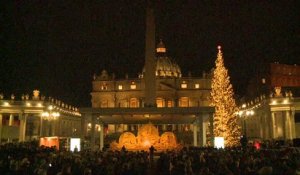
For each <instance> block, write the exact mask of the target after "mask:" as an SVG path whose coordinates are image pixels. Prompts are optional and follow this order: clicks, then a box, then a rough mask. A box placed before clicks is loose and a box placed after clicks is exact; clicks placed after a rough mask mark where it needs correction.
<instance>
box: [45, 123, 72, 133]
mask: <svg viewBox="0 0 300 175" xmlns="http://www.w3.org/2000/svg"><path fill="white" fill-rule="evenodd" d="M49 124H50V126H51V131H50V136H55V134H56V132H55V125H56V120H50V123H49ZM71 129H72V127H71Z"/></svg>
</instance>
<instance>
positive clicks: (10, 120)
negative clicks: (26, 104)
mask: <svg viewBox="0 0 300 175" xmlns="http://www.w3.org/2000/svg"><path fill="white" fill-rule="evenodd" d="M13 122H14V116H13V115H12V114H10V115H9V122H8V125H9V126H12V125H13Z"/></svg>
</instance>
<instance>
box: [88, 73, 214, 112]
mask: <svg viewBox="0 0 300 175" xmlns="http://www.w3.org/2000/svg"><path fill="white" fill-rule="evenodd" d="M156 81H157V82H156V99H157V107H174V106H179V107H196V106H209V96H210V89H211V79H207V78H196V77H189V78H156ZM144 87H145V83H144V79H138V78H137V79H125V80H112V79H111V80H110V79H96V80H94V81H93V91H92V93H91V96H92V107H94V108H114V107H143V104H144V99H145V96H144Z"/></svg>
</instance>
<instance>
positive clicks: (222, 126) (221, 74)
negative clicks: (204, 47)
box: [211, 46, 241, 147]
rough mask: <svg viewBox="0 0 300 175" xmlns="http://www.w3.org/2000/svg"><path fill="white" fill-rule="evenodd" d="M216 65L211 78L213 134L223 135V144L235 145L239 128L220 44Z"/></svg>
mask: <svg viewBox="0 0 300 175" xmlns="http://www.w3.org/2000/svg"><path fill="white" fill-rule="evenodd" d="M215 63H216V67H215V69H214V72H213V78H212V91H211V105H212V106H214V107H215V116H214V124H213V125H214V136H215V137H224V140H225V146H226V147H228V146H229V147H230V146H237V145H238V144H239V137H240V136H241V129H240V126H239V125H238V122H237V120H238V117H237V115H236V112H237V111H238V108H237V106H236V103H235V100H234V98H233V95H234V92H233V88H232V85H231V83H230V77H229V75H228V70H227V69H226V67H225V66H224V60H223V54H222V51H221V46H218V55H217V59H216V62H215Z"/></svg>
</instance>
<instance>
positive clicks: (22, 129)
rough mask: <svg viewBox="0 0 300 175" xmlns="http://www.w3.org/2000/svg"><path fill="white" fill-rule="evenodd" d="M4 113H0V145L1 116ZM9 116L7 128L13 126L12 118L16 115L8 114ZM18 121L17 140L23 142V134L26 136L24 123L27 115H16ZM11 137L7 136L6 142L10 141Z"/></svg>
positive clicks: (0, 137) (0, 135)
mask: <svg viewBox="0 0 300 175" xmlns="http://www.w3.org/2000/svg"><path fill="white" fill-rule="evenodd" d="M4 114H6V113H0V143H1V141H2V138H3V136H2V135H3V131H4V130H3V127H4V125H3V115H4ZM8 115H9V121H8V125H7V126H9V127H13V126H14V116H15V115H16V113H10V114H8ZM17 116H18V119H19V121H20V125H19V133H18V139H19V142H22V141H25V134H26V121H27V116H28V114H24V113H17ZM11 134H12V133H11ZM11 139H12V138H11V136H8V141H12V140H11Z"/></svg>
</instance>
